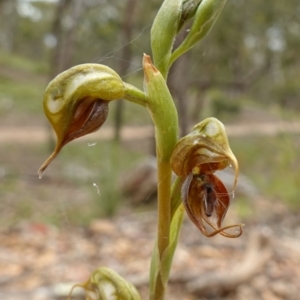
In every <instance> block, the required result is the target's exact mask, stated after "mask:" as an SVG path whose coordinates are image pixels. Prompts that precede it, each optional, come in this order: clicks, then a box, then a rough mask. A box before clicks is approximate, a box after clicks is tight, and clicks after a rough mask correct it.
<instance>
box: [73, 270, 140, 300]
mask: <svg viewBox="0 0 300 300" xmlns="http://www.w3.org/2000/svg"><path fill="white" fill-rule="evenodd" d="M76 287H82V288H84V290H85V292H86V300H109V299H115V300H141V297H140V295H139V293H138V291H137V290H136V288H135V287H134V286H133V285H132V284H131V283H130V282H128V281H126V280H125V279H124V278H122V277H121V276H120V275H118V274H117V273H116V272H114V271H113V270H111V269H109V268H106V267H101V268H98V269H97V270H95V271H94V272H93V273H92V274H91V276H90V278H89V279H88V280H87V281H86V282H84V283H79V284H76V285H74V286H73V288H72V290H71V292H70V295H69V298H68V299H69V300H70V299H71V295H72V292H73V290H74V288H76Z"/></svg>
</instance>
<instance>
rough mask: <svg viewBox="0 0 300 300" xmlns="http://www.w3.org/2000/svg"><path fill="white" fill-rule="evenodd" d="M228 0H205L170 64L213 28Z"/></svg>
mask: <svg viewBox="0 0 300 300" xmlns="http://www.w3.org/2000/svg"><path fill="white" fill-rule="evenodd" d="M226 1H227V0H203V1H202V2H201V3H200V5H199V6H198V9H197V11H196V13H195V17H194V18H195V19H194V22H193V24H192V27H191V29H190V31H189V34H188V35H187V37H186V38H185V40H184V41H183V42H182V43H181V44H180V46H179V47H178V48H177V49H176V50H175V51H174V52H173V53H172V56H171V59H170V65H169V67H170V66H171V65H172V64H173V62H174V61H175V60H176V59H177V58H178V57H180V56H181V55H182V54H184V53H185V52H187V51H188V50H190V49H191V48H192V47H193V46H194V45H195V44H196V43H197V42H199V41H200V40H201V39H202V38H203V37H205V36H206V34H207V33H208V32H209V31H210V30H211V28H212V27H213V25H214V24H215V22H216V20H217V18H218V17H219V15H220V13H221V11H222V9H223V7H224V6H225V4H226Z"/></svg>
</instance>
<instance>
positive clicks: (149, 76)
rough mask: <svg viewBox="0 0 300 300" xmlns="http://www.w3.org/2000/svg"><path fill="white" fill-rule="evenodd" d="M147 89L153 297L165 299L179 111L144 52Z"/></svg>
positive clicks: (163, 81) (162, 80) (151, 292)
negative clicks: (154, 214) (152, 165)
mask: <svg viewBox="0 0 300 300" xmlns="http://www.w3.org/2000/svg"><path fill="white" fill-rule="evenodd" d="M143 63H144V73H145V89H146V93H147V97H148V99H149V101H147V103H148V106H147V107H148V109H149V110H150V114H151V116H152V119H153V123H154V125H155V140H156V155H157V168H158V186H157V189H158V229H157V243H156V245H155V249H154V251H153V255H152V261H151V272H150V300H158V299H164V295H165V290H166V285H167V281H168V275H169V269H170V268H169V266H168V265H166V263H165V262H164V261H166V262H167V260H165V257H166V256H168V255H167V251H168V247H169V239H170V224H171V177H172V171H171V166H170V157H171V154H172V151H173V149H174V146H175V144H176V142H177V135H178V115H177V111H176V108H175V105H174V102H173V99H172V97H171V95H170V92H169V89H168V87H167V85H166V82H165V80H164V78H163V76H162V74H161V73H160V72H159V71H158V70H157V69H156V68H155V67H154V66H153V65H152V62H151V60H150V57H149V56H146V55H145V56H144V61H143Z"/></svg>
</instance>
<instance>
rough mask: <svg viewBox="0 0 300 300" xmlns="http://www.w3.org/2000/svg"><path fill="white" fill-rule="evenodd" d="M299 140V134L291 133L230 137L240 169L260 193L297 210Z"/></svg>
mask: <svg viewBox="0 0 300 300" xmlns="http://www.w3.org/2000/svg"><path fill="white" fill-rule="evenodd" d="M299 143H300V139H299V137H298V136H296V135H293V134H288V133H285V134H278V135H277V136H275V137H272V136H270V137H266V136H264V137H259V136H257V137H255V136H252V137H251V136H250V137H247V138H244V137H242V138H232V139H231V144H232V149H233V151H234V152H235V154H236V156H237V158H238V160H239V163H240V165H241V170H243V172H244V173H245V174H247V175H248V176H249V177H250V178H251V179H252V180H253V182H254V183H255V184H256V185H257V186H258V188H259V191H260V193H261V194H262V195H265V196H267V197H269V198H270V199H272V200H275V201H283V202H284V203H286V204H288V205H290V207H291V208H297V209H300V201H299V185H300V178H299V176H298V173H299V168H300V160H299V155H298V150H297V149H298V145H299Z"/></svg>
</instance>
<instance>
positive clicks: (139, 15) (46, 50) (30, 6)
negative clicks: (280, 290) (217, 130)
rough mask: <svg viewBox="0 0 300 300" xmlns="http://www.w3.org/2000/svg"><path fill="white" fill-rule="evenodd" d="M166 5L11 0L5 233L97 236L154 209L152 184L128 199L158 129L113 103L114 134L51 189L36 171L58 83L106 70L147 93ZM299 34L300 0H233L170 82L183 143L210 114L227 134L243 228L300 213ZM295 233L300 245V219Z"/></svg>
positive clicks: (5, 73) (87, 150)
mask: <svg viewBox="0 0 300 300" xmlns="http://www.w3.org/2000/svg"><path fill="white" fill-rule="evenodd" d="M161 3H162V1H161V0H151V1H137V0H126V1H125V0H113V1H109V0H85V1H81V0H73V1H71V0H52V1H51V0H48V1H46V0H45V1H38V0H36V1H33V0H0V29H1V30H0V143H1V144H0V145H1V146H0V211H1V213H0V215H1V218H0V229H1V230H2V231H3V230H4V231H5V230H8V229H9V228H15V227H16V226H19V224H25V223H26V222H33V223H34V224H50V225H51V226H56V227H58V228H64V227H67V228H71V227H72V226H82V225H84V226H86V227H88V226H90V224H91V222H92V220H94V219H97V218H100V217H105V218H107V217H110V218H112V219H113V218H116V216H120V215H124V214H125V215H126V214H127V215H128V214H129V215H130V214H131V213H132V212H133V213H145V212H148V211H150V212H152V211H153V209H154V206H155V202H151V201H150V200H149V199H150V198H151V195H152V194H153V193H154V194H155V188H153V186H150V189H149V190H147V193H146V194H145V193H144V194H142V195H143V196H142V197H139V198H138V199H135V200H134V201H133V200H132V197H133V196H132V195H131V196H130V195H129V196H128V195H127V194H126V193H125V192H126V191H125V190H124V187H123V189H122V185H124V183H123V181H122V179H124V178H126V177H127V176H128V174H131V171H130V170H131V169H132V168H135V167H136V165H137V164H139V163H141V162H144V161H145V160H148V159H149V157H151V155H153V149H154V146H153V137H152V136H153V129H152V127H151V119H150V117H149V116H148V114H147V112H145V111H144V110H143V109H141V108H139V107H136V106H135V105H133V104H131V103H123V101H114V103H112V104H111V105H110V114H109V119H108V120H107V122H106V123H105V125H104V128H103V129H101V130H100V131H99V132H97V133H95V134H93V135H90V136H88V137H87V138H84V139H82V140H79V141H78V142H74V143H72V144H70V145H67V146H66V147H65V148H64V149H63V151H62V153H61V154H60V155H59V157H58V158H57V159H56V161H55V162H54V163H53V164H52V165H51V166H50V167H49V169H48V170H47V171H46V174H45V175H44V177H43V179H42V180H39V179H38V178H37V170H38V168H39V166H40V165H41V164H42V162H43V161H44V160H45V159H46V158H47V157H48V155H49V154H50V152H51V151H52V149H53V147H54V144H53V143H54V140H53V137H52V133H51V130H50V128H49V127H48V125H47V121H46V118H45V116H44V114H43V109H42V98H43V92H44V90H45V88H46V86H47V84H48V82H49V81H50V80H51V79H53V78H54V77H55V76H56V75H57V74H58V73H60V72H62V71H64V70H66V69H68V68H69V67H71V66H74V65H77V64H82V63H101V64H106V65H108V66H109V67H111V68H113V69H114V70H116V71H117V72H118V73H119V74H120V75H121V77H122V78H123V80H124V81H126V82H129V83H133V84H135V85H136V86H138V87H139V88H142V84H143V78H142V75H143V74H142V69H141V60H142V55H143V53H147V54H151V49H150V42H149V37H150V29H151V24H152V21H153V19H154V17H155V14H156V12H157V10H158V8H159V6H160V5H161ZM187 30H188V26H186V28H184V30H183V31H182V32H181V34H180V36H179V37H178V41H180V40H181V39H182V38H184V35H185V34H186V32H187ZM299 32H300V3H299V1H298V0H289V1H281V0H273V1H271V2H270V1H261V0H252V1H247V0H229V1H228V3H227V4H226V6H225V9H224V11H223V12H222V14H221V16H220V18H219V20H218V21H217V23H216V25H215V26H214V28H213V30H212V31H211V33H210V34H209V35H208V36H207V37H206V38H204V40H203V41H201V42H200V43H199V44H198V45H197V46H196V47H195V48H194V49H192V50H191V51H190V52H188V54H185V55H184V56H183V57H181V58H180V59H179V60H178V62H176V63H175V65H174V66H173V68H172V70H171V73H170V78H169V85H170V89H171V91H172V94H173V95H174V99H175V101H176V105H177V107H178V111H179V119H180V127H181V134H182V135H184V134H186V133H188V132H189V130H190V128H191V127H192V126H193V125H195V124H196V123H198V122H200V121H201V120H202V119H203V118H204V117H208V116H215V117H217V118H219V119H220V120H221V121H222V122H223V123H225V125H226V126H227V130H228V134H229V140H230V144H231V146H232V150H233V152H234V153H235V155H236V156H237V158H238V160H239V163H240V170H241V173H242V177H241V186H242V187H244V189H242V188H240V190H239V189H238V193H237V195H236V197H235V199H234V201H233V211H234V214H233V215H234V216H233V218H236V219H238V220H240V221H242V222H244V223H246V224H247V222H248V223H249V224H256V222H263V223H264V224H267V223H268V222H269V219H268V218H267V216H269V215H270V216H271V217H270V220H272V222H275V223H276V222H279V221H281V220H282V219H288V220H294V219H293V217H295V216H297V215H299V211H300V199H299V186H300V176H299V168H300V156H299V152H300V136H299V132H300V85H299V78H300V58H299V53H300V37H299ZM175 46H176V45H175ZM149 180H150V179H149ZM154 181H155V179H154ZM136 188H137V187H136ZM239 191H240V192H239ZM127 192H128V191H127ZM149 202H151V203H149ZM268 203H269V204H268ZM24 222H25V223H24ZM26 224H27V223H26ZM50 225H49V226H50ZM43 226H44V225H43ZM47 226H48V225H47ZM293 226H294V229H295V228H296V229H297V228H298V231H297V232H298V233H297V237H298V238H299V237H300V229H299V228H300V221H298V223H296V224H295V223H293ZM250 228H251V225H250ZM0 247H1V245H0ZM298 275H299V274H298ZM299 276H300V275H299ZM0 277H1V276H0ZM14 299H17V298H14ZM20 299H21V298H20ZM31 299H34V298H31ZM36 299H39V298H36ZM186 299H193V298H186ZM224 299H225V298H224ZM230 299H233V298H230ZM237 299H242V298H237ZM248 299H251V298H248ZM252 299H254V298H252ZM257 299H259V298H257ZM261 299H275V298H261ZM276 299H277V298H276ZM278 299H281V298H278ZM282 299H294V298H292V297H290V298H289V297H287V298H282ZM295 299H296V298H295Z"/></svg>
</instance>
